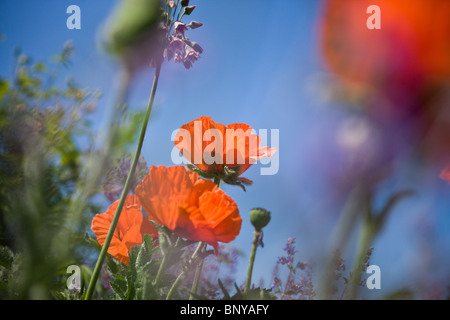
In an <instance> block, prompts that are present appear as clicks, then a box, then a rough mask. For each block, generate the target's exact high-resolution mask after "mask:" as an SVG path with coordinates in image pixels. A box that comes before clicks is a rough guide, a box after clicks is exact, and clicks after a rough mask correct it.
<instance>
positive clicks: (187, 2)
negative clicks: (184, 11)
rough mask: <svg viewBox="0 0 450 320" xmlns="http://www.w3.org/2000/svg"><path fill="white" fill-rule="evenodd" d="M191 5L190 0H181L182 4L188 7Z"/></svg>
mask: <svg viewBox="0 0 450 320" xmlns="http://www.w3.org/2000/svg"><path fill="white" fill-rule="evenodd" d="M188 5H189V0H181V6H182V7H187V6H188Z"/></svg>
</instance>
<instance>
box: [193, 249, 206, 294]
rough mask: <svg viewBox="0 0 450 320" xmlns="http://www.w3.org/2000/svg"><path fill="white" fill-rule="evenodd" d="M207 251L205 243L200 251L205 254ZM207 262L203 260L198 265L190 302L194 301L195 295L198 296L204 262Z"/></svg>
mask: <svg viewBox="0 0 450 320" xmlns="http://www.w3.org/2000/svg"><path fill="white" fill-rule="evenodd" d="M205 249H206V243H205V242H201V248H200V251H201V252H202V253H203V252H204V251H205ZM204 261H205V260H204V259H202V261H200V263H199V264H198V266H197V268H196V269H195V275H194V281H193V282H192V289H191V293H190V295H189V300H194V298H195V295H196V294H197V288H198V283H199V280H200V274H201V272H202V269H203V262H204Z"/></svg>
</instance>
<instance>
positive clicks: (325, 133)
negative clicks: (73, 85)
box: [0, 0, 450, 297]
mask: <svg viewBox="0 0 450 320" xmlns="http://www.w3.org/2000/svg"><path fill="white" fill-rule="evenodd" d="M191 3H192V4H197V5H198V6H197V8H196V10H195V12H194V13H193V15H192V16H191V17H192V19H193V20H196V21H200V22H202V23H204V26H203V27H202V28H199V29H196V30H192V31H188V33H189V34H188V36H189V37H190V38H191V39H192V40H194V41H197V42H198V43H199V44H201V46H202V47H203V48H204V53H203V54H202V57H201V58H200V60H199V61H197V62H196V63H195V64H194V66H193V68H191V69H190V70H185V69H184V67H183V66H182V65H180V64H174V63H173V62H170V63H167V62H165V63H164V64H163V68H162V74H161V80H160V86H159V88H158V91H157V94H156V107H155V113H154V116H153V118H152V120H151V122H150V125H149V129H148V136H147V137H146V140H145V143H144V148H143V151H142V153H143V156H144V157H145V159H146V160H147V162H148V164H149V165H167V166H169V165H172V163H171V158H170V153H171V150H172V148H173V142H171V140H170V136H171V133H172V131H173V130H174V129H177V128H178V127H180V126H181V125H182V124H184V123H187V122H189V121H191V120H194V119H195V118H197V117H200V116H202V115H206V116H211V117H212V118H213V120H215V121H216V122H220V123H224V124H227V123H239V122H245V123H248V124H250V125H251V126H252V127H254V128H255V129H279V130H280V145H279V156H280V170H279V172H278V173H277V174H276V175H274V176H261V175H260V174H259V169H260V165H254V166H253V167H252V168H250V169H249V170H248V171H247V172H246V173H245V175H244V176H245V177H247V178H249V179H251V180H254V185H253V186H251V187H249V188H248V191H247V192H246V193H244V192H243V191H242V190H241V189H240V188H238V187H232V186H226V187H225V188H224V189H225V191H226V192H227V193H228V194H229V195H230V196H232V197H233V198H234V199H235V201H236V202H237V204H238V205H239V208H240V211H241V215H242V216H243V220H244V222H243V228H242V231H241V234H240V235H239V237H238V238H237V239H236V240H235V241H234V242H233V243H232V244H233V245H234V246H236V247H238V248H240V249H242V250H243V251H244V252H245V253H246V254H248V252H249V250H250V246H251V241H252V228H251V226H250V222H249V220H248V212H249V210H250V209H251V208H253V207H264V208H266V209H268V210H270V211H271V212H272V222H271V223H270V225H269V226H268V227H267V229H266V231H265V235H264V242H265V247H264V248H263V249H260V250H259V251H258V254H257V260H256V266H255V273H254V277H255V278H254V279H259V278H260V277H263V278H264V279H265V282H266V284H269V283H270V281H271V277H270V276H271V271H272V267H273V266H274V264H275V262H276V257H277V256H279V255H282V254H283V252H282V249H283V247H284V243H285V241H286V240H287V238H288V237H295V238H297V244H298V250H299V254H298V257H299V259H300V260H307V261H310V262H314V261H317V260H316V259H317V257H318V256H320V255H321V254H322V253H323V252H324V251H323V250H324V249H325V247H326V244H327V243H328V240H329V235H330V232H331V230H332V227H333V225H334V223H335V222H336V219H337V217H338V215H339V213H340V211H341V206H342V200H341V199H337V198H336V197H334V195H335V192H334V191H335V190H334V188H335V186H334V185H333V184H332V183H331V182H330V177H329V172H338V171H339V170H340V167H339V161H338V160H337V159H336V158H334V154H333V151H330V150H333V149H334V148H335V144H336V139H335V137H336V130H337V128H338V127H339V125H340V123H341V122H340V121H342V113H341V112H340V109H339V107H337V106H335V105H333V103H330V102H326V101H325V100H324V99H323V94H321V92H322V91H321V85H324V82H323V81H321V79H324V75H326V74H327V70H326V68H325V67H324V64H323V61H322V56H321V53H320V45H319V43H318V35H317V18H318V17H319V15H320V9H321V8H320V3H321V2H320V1H316V0H302V1H299V0H288V1H268V0H246V1H238V0H230V1H213V0H209V1H204V0H197V1H194V0H192V1H191ZM71 4H77V5H78V6H80V8H81V16H82V22H81V24H82V29H81V30H68V29H67V28H66V19H67V17H68V14H66V8H67V7H68V6H69V5H71ZM114 4H115V2H114V1H107V0H96V1H88V0H81V1H75V0H73V1H68V0H41V1H29V0H2V1H1V2H0V33H3V34H5V35H6V41H4V42H2V43H0V61H1V64H0V76H2V77H9V76H10V75H11V71H12V59H13V49H14V47H15V46H20V47H21V48H22V51H23V52H24V53H27V54H29V55H30V56H31V57H32V58H33V59H34V61H40V60H43V61H48V60H49V58H50V57H51V56H52V55H53V54H55V53H57V52H58V51H59V50H60V48H61V47H62V46H63V44H64V43H65V42H66V41H67V40H68V39H71V40H73V42H74V45H75V49H76V54H75V57H74V60H73V64H72V66H71V69H70V72H69V73H70V74H72V75H73V77H74V79H75V80H76V81H77V83H79V84H81V85H82V86H84V87H88V88H98V89H100V90H101V91H102V92H103V93H104V96H103V98H102V99H101V101H100V105H99V110H98V117H99V118H101V116H102V114H103V113H104V112H105V110H106V108H108V107H110V104H111V103H112V101H113V100H114V97H115V95H114V94H115V91H114V88H115V82H114V79H115V76H116V74H117V67H116V64H115V62H114V61H113V60H112V59H111V58H109V57H107V56H106V55H105V54H104V53H103V52H102V51H101V50H100V47H99V45H98V37H99V28H100V26H101V24H102V23H103V22H104V19H105V18H106V17H107V16H108V14H109V13H110V11H111V9H112V8H113V5H114ZM152 72H153V71H152V70H151V69H148V70H144V71H143V72H142V73H141V74H139V76H138V77H137V78H136V79H135V80H134V82H133V87H132V91H131V94H130V99H129V101H130V105H131V108H133V109H136V110H137V109H143V108H144V107H145V105H146V102H147V98H148V94H149V90H150V87H151V81H152ZM400 167H401V166H400ZM437 172H438V171H436V170H435V169H433V168H431V169H430V170H428V171H426V172H424V173H423V174H422V175H421V177H420V178H416V180H412V179H409V178H405V175H407V174H408V173H405V174H404V175H403V176H402V175H400V178H398V179H394V180H393V181H392V182H391V183H390V184H388V185H387V186H388V187H387V189H389V190H390V188H394V187H397V186H399V185H408V183H414V184H413V187H414V188H415V187H417V185H421V186H423V184H419V183H417V181H418V180H417V179H422V180H419V181H423V180H424V179H427V181H432V183H431V184H430V185H426V188H425V187H423V188H421V190H420V192H419V195H418V196H417V197H415V198H414V199H411V200H408V201H407V202H406V201H405V202H404V203H402V204H401V205H399V206H398V207H396V209H395V210H394V212H393V214H392V216H391V218H390V220H389V223H388V225H387V227H386V228H385V230H384V232H383V233H382V235H381V237H380V238H379V239H377V241H376V243H375V244H374V246H375V251H374V255H373V257H372V263H373V264H378V265H380V267H381V270H382V283H383V284H385V285H386V287H392V286H394V285H397V284H401V285H409V284H415V283H416V282H417V281H418V280H419V279H420V278H421V277H422V276H424V277H425V278H426V277H427V276H428V274H424V271H423V269H422V268H423V267H424V266H425V265H426V263H427V261H425V260H426V259H425V257H424V256H423V251H421V250H422V249H423V246H424V245H425V244H424V243H428V242H426V241H425V240H429V237H425V236H424V235H423V234H422V233H420V232H419V229H420V228H419V227H423V226H424V225H427V224H429V225H430V228H432V229H431V230H432V231H431V238H432V241H431V246H432V248H433V250H434V251H431V252H430V255H432V257H435V258H436V259H439V261H440V262H439V263H436V264H433V265H432V268H433V269H431V270H430V269H427V271H426V272H429V274H434V275H437V276H442V275H443V274H445V272H446V270H447V269H449V268H448V265H449V259H448V258H447V257H449V256H450V255H449V253H450V249H449V248H450V237H449V233H450V232H449V231H450V222H449V220H450V219H449V218H448V217H449V213H448V210H449V209H448V208H450V201H449V198H450V197H449V195H450V186H449V185H447V184H446V183H445V182H442V181H434V180H433V179H432V178H431V179H430V176H431V177H433V175H435V174H436V173H437ZM424 177H425V178H424ZM422 229H423V228H422ZM422 231H423V230H422ZM247 258H248V255H247V256H246V257H245V259H244V260H243V261H242V264H241V266H240V267H241V269H240V270H241V271H239V274H238V277H239V278H241V279H242V278H243V277H245V270H246V263H247ZM350 265H351V263H349V264H348V266H350ZM447 278H448V273H447ZM383 293H387V291H384V292H383ZM367 294H368V296H369V297H371V296H372V297H373V296H376V295H377V294H380V293H379V292H377V293H375V292H371V293H367Z"/></svg>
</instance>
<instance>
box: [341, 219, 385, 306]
mask: <svg viewBox="0 0 450 320" xmlns="http://www.w3.org/2000/svg"><path fill="white" fill-rule="evenodd" d="M376 235H377V232H376V227H375V226H374V221H373V220H372V216H371V214H370V212H367V213H366V215H365V217H364V221H363V225H362V226H361V231H360V236H359V242H358V249H357V253H356V258H355V262H354V264H353V269H352V276H351V278H350V279H349V281H350V284H349V286H350V288H349V289H350V290H349V293H348V296H347V297H346V298H347V299H356V298H357V297H358V294H359V287H360V281H361V273H362V272H363V269H364V260H365V258H366V257H367V254H368V250H369V247H370V245H371V243H372V242H373V240H374V239H375V237H376Z"/></svg>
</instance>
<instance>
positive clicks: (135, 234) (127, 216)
mask: <svg viewBox="0 0 450 320" xmlns="http://www.w3.org/2000/svg"><path fill="white" fill-rule="evenodd" d="M118 204H119V200H117V201H115V202H114V203H113V204H112V205H111V206H110V207H109V208H108V210H107V211H106V212H104V213H99V214H96V215H95V217H94V219H93V220H92V225H91V229H92V231H94V233H95V236H96V237H97V240H98V242H99V243H100V244H101V245H102V246H103V244H104V243H105V239H106V235H107V234H108V231H109V227H110V226H111V222H112V219H113V217H114V213H115V212H116V208H117V205H118ZM144 234H150V235H152V236H154V237H157V235H158V230H157V229H156V227H155V226H154V225H153V224H152V223H151V222H150V221H149V220H148V219H147V218H145V217H144V216H143V214H142V211H141V205H140V203H139V198H138V197H137V196H136V195H129V196H127V198H126V199H125V203H124V206H123V209H122V212H121V214H120V217H119V221H118V223H117V227H116V230H115V231H114V235H113V237H112V239H111V244H110V246H109V248H108V253H109V254H111V255H112V256H114V257H115V258H117V259H118V260H120V261H122V262H123V263H124V264H126V265H128V262H129V261H130V259H129V257H128V252H130V251H131V247H132V246H135V245H138V244H141V243H142V241H143V238H142V236H143V235H144Z"/></svg>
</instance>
